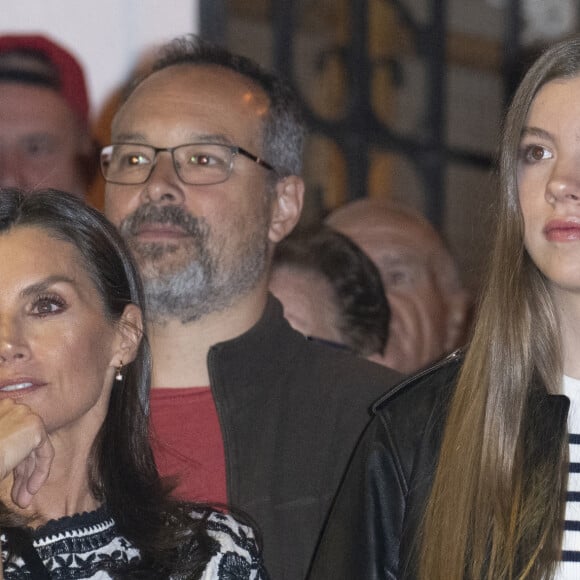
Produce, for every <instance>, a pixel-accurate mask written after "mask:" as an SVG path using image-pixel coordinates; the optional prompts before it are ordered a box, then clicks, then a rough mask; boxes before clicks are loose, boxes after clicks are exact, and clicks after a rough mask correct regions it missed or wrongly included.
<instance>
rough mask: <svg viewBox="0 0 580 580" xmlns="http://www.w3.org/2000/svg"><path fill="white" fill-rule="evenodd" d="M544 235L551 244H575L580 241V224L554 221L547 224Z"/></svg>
mask: <svg viewBox="0 0 580 580" xmlns="http://www.w3.org/2000/svg"><path fill="white" fill-rule="evenodd" d="M544 235H545V236H546V239H547V240H548V241H550V242H574V241H577V240H580V222H578V221H571V220H552V221H550V222H548V223H547V224H546V227H545V228H544Z"/></svg>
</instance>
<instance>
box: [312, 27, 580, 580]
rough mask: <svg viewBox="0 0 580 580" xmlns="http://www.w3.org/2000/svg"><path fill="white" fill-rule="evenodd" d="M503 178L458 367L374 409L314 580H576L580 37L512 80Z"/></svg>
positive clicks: (445, 366)
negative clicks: (516, 83) (487, 259)
mask: <svg viewBox="0 0 580 580" xmlns="http://www.w3.org/2000/svg"><path fill="white" fill-rule="evenodd" d="M500 178H501V184H500V200H499V203H498V205H497V220H498V225H497V232H496V238H495V244H494V249H493V253H492V256H491V263H490V268H489V273H488V278H487V282H486V285H485V287H484V291H483V295H482V299H481V301H480V306H479V310H478V314H477V318H476V322H475V327H474V332H473V338H472V340H471V344H470V346H469V348H468V350H467V352H466V354H465V358H464V360H462V358H463V357H461V356H460V355H454V356H452V357H451V358H450V359H448V360H445V361H443V362H442V363H440V364H439V365H436V366H435V367H434V368H433V369H431V370H429V371H426V372H425V373H422V374H421V375H419V376H417V377H414V378H412V379H410V380H409V381H407V382H406V383H405V384H402V385H400V386H399V387H397V388H395V389H394V390H393V391H391V392H390V393H388V394H387V395H386V396H385V397H384V398H383V401H381V402H380V403H379V404H378V405H377V406H376V407H375V411H376V416H375V418H374V419H373V421H372V422H371V425H370V426H369V429H368V430H367V432H366V433H365V435H364V437H363V440H362V442H361V444H360V446H359V448H358V450H357V452H356V456H355V458H354V461H353V463H352V465H351V467H350V469H349V473H348V474H347V477H346V480H345V483H344V487H343V488H342V489H341V492H340V494H339V497H338V499H337V501H336V504H335V508H334V511H333V513H332V515H331V517H330V521H329V525H328V528H327V530H326V533H325V537H324V539H323V541H322V544H321V547H320V550H319V553H318V556H317V559H316V562H315V564H314V566H313V570H312V578H313V579H314V578H315V579H316V580H320V579H324V578H330V577H332V578H333V579H340V578H354V577H357V578H365V579H375V578H422V579H427V578H428V579H430V580H437V579H441V580H443V579H445V580H449V579H451V580H453V579H460V578H469V579H480V578H485V579H493V580H496V579H504V578H505V579H508V578H509V579H512V578H513V579H515V578H518V579H523V578H534V579H536V578H542V579H543V578H557V579H562V578H580V567H579V566H580V565H579V564H578V560H580V542H579V541H578V540H579V538H578V536H579V532H577V531H575V530H580V513H578V505H579V504H578V503H577V501H575V500H576V499H577V498H578V497H579V496H580V493H578V492H580V481H579V480H578V475H576V473H577V472H578V471H580V470H579V469H578V467H580V463H577V462H578V461H579V459H578V450H577V449H578V448H580V446H579V445H578V441H580V435H579V434H580V357H579V356H578V353H580V332H579V330H578V329H580V39H578V38H574V39H570V40H567V41H564V42H562V43H560V44H558V45H556V46H554V47H552V48H551V49H549V50H548V51H547V52H546V53H545V54H543V55H542V56H541V58H540V59H539V60H538V61H537V62H536V63H535V64H534V65H533V66H532V68H531V69H530V71H529V72H528V74H527V75H526V77H525V78H524V80H523V81H522V84H521V85H520V87H519V89H518V90H517V92H516V95H515V97H514V100H513V103H512V105H511V107H510V109H509V112H508V115H507V119H506V124H505V130H504V134H503V140H502V149H501V162H500ZM563 394H565V395H567V396H562V395H563ZM569 406H570V412H568V407H569ZM569 456H570V458H571V463H570V475H568V471H569V464H568V461H569V459H568V457H569ZM567 492H568V493H567ZM575 512H576V515H574V514H575ZM565 520H566V522H565Z"/></svg>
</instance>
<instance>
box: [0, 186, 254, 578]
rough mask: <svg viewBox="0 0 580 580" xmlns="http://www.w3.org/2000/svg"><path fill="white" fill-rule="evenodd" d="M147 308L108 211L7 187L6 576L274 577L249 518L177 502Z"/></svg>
mask: <svg viewBox="0 0 580 580" xmlns="http://www.w3.org/2000/svg"><path fill="white" fill-rule="evenodd" d="M142 308H143V299H142V291H141V286H140V281H139V278H138V276H137V273H136V270H135V267H134V265H133V262H132V260H131V258H130V255H129V253H128V250H127V249H126V247H125V245H124V243H123V241H122V240H121V238H120V237H119V236H118V234H117V232H116V230H115V228H114V227H113V226H112V225H111V224H109V223H108V222H107V221H106V220H105V218H104V217H102V216H101V214H100V213H99V212H97V211H95V210H93V209H91V208H89V207H87V206H86V205H84V204H83V203H82V202H81V201H80V200H78V199H77V198H76V197H74V196H72V195H68V194H64V193H62V192H57V191H41V192H38V193H34V194H31V195H28V196H24V195H22V193H20V192H18V191H12V190H11V191H6V190H3V191H0V501H1V504H0V531H1V540H2V569H3V577H4V578H5V579H10V578H13V579H20V578H34V579H41V578H67V579H71V580H72V579H76V578H91V579H101V578H156V579H159V578H175V579H177V578H179V579H182V578H183V579H186V578H187V579H189V578H191V579H193V578H202V579H204V580H210V579H212V580H218V579H219V580H221V579H226V578H227V579H228V580H230V579H233V578H235V579H249V578H256V579H258V578H264V577H265V573H264V572H263V570H262V567H261V561H260V558H259V552H258V549H257V546H256V544H255V541H254V538H253V534H252V531H251V529H250V528H248V527H246V526H244V525H242V524H240V523H239V522H237V521H236V520H234V519H233V518H232V517H231V516H229V515H225V514H222V513H219V512H216V511H212V510H210V509H208V508H205V507H203V506H195V505H189V504H184V503H178V502H175V501H173V500H171V499H170V497H169V495H168V492H167V490H166V489H165V487H164V486H163V485H162V483H161V481H160V479H159V476H158V474H157V471H156V468H155V465H154V462H153V456H152V452H151V449H150V447H149V443H148V394H149V375H150V356H149V349H148V346H147V342H146V340H145V339H144V338H143V336H144V331H143V317H142ZM1 575H2V574H1V572H0V576H1Z"/></svg>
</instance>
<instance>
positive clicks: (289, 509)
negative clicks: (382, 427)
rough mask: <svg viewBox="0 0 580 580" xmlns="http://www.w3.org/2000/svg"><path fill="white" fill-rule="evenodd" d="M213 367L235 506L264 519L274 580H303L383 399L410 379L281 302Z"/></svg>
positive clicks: (215, 356)
mask: <svg viewBox="0 0 580 580" xmlns="http://www.w3.org/2000/svg"><path fill="white" fill-rule="evenodd" d="M208 366H209V372H210V382H211V389H212V392H213V395H214V400H215V403H216V407H217V411H218V416H219V420H220V425H221V428H222V434H223V439H224V445H225V459H226V477H227V491H228V501H229V502H230V503H231V505H233V506H235V507H238V508H242V509H243V510H245V511H246V512H247V513H249V514H250V515H251V516H252V517H253V518H254V519H255V520H256V522H257V523H258V525H259V527H260V529H261V531H262V537H263V541H264V561H265V563H266V567H267V569H268V571H269V573H270V575H271V577H272V579H273V580H303V579H304V577H305V576H306V573H307V570H308V565H309V564H310V561H311V559H312V555H313V554H314V549H315V547H316V543H317V541H318V539H319V537H320V533H321V531H322V528H323V525H324V521H325V518H326V516H327V515H328V511H329V509H330V505H331V503H332V499H333V497H334V495H335V494H336V490H337V489H338V486H339V483H340V481H341V478H342V476H343V474H344V472H345V470H346V466H347V465H348V461H349V459H350V457H351V455H352V453H353V451H354V448H355V446H356V443H357V441H358V439H359V438H360V435H361V433H362V431H363V429H364V428H365V425H366V424H367V423H368V421H369V420H370V418H371V413H370V409H371V406H372V404H373V402H374V401H376V400H377V398H378V397H380V396H381V395H382V394H384V393H385V392H386V391H388V390H389V389H390V388H392V387H393V385H395V384H396V383H397V382H398V381H399V380H400V375H399V374H397V373H395V372H394V371H391V370H389V369H386V368H385V367H381V366H379V365H376V364H373V363H371V362H369V361H367V360H365V359H363V358H360V357H357V356H354V355H352V354H350V353H348V352H346V351H342V350H338V349H335V348H331V347H329V346H326V345H323V344H319V343H317V342H315V341H310V340H307V339H306V338H304V336H302V335H301V334H299V333H298V332H296V331H295V330H293V329H292V328H291V327H290V325H289V324H288V322H286V320H285V319H284V317H283V315H282V306H281V304H280V303H279V302H278V300H276V299H275V298H274V297H273V296H270V297H269V300H268V304H267V306H266V309H265V311H264V314H263V316H262V318H261V319H260V320H259V321H258V323H257V324H256V325H255V326H254V327H253V328H251V329H250V330H248V332H246V333H244V334H243V335H241V336H239V337H237V338H235V339H233V340H229V341H227V342H222V343H219V344H216V345H214V346H213V347H212V348H211V349H210V352H209V356H208Z"/></svg>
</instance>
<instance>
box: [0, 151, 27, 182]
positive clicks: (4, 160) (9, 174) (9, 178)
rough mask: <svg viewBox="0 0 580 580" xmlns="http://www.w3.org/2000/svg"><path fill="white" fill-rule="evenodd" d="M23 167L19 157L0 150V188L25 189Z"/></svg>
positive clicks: (13, 153)
mask: <svg viewBox="0 0 580 580" xmlns="http://www.w3.org/2000/svg"><path fill="white" fill-rule="evenodd" d="M26 186H27V183H26V179H25V167H24V164H23V163H22V160H21V159H20V156H19V155H18V154H16V153H15V152H13V151H10V150H0V187H26Z"/></svg>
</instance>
